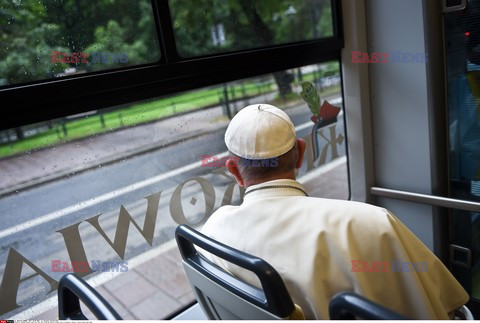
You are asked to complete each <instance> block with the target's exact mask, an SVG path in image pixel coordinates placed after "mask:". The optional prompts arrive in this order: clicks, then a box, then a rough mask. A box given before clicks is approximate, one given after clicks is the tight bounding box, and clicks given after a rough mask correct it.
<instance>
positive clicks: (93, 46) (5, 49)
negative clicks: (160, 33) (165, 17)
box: [0, 0, 159, 85]
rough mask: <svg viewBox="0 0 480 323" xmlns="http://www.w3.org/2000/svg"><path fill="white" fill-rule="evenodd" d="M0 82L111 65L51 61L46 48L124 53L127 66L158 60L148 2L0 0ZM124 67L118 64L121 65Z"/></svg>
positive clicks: (111, 66)
mask: <svg viewBox="0 0 480 323" xmlns="http://www.w3.org/2000/svg"><path fill="white" fill-rule="evenodd" d="M0 26H2V28H1V29H0V85H2V84H15V83H23V82H29V81H37V80H42V79H48V78H52V77H55V76H57V75H59V74H60V73H62V72H64V70H65V69H66V68H69V67H75V68H76V70H77V72H84V71H90V70H96V69H107V68H114V67H117V66H118V64H117V65H112V64H95V65H94V64H80V63H79V64H74V63H52V54H51V52H52V51H60V52H63V53H68V54H71V53H74V52H77V53H81V52H87V53H89V51H95V50H100V51H107V52H111V53H122V52H125V53H127V55H128V65H132V64H143V63H147V62H152V61H155V60H158V59H159V49H158V42H157V40H156V39H157V37H156V36H154V33H155V24H154V22H153V13H152V8H151V4H150V1H148V0H138V1H126V0H98V1H81V0H22V1H20V0H14V1H11V0H9V1H2V4H0ZM122 66H124V65H122Z"/></svg>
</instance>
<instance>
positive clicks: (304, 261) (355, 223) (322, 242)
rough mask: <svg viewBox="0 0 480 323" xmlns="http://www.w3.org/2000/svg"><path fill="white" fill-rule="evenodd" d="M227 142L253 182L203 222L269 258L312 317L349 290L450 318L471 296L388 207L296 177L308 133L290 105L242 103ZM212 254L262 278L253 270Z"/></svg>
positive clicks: (241, 179)
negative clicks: (328, 194) (320, 193)
mask: <svg viewBox="0 0 480 323" xmlns="http://www.w3.org/2000/svg"><path fill="white" fill-rule="evenodd" d="M225 143H226V145H227V147H228V149H229V151H230V152H231V154H232V155H233V157H234V158H231V159H229V160H228V161H227V163H226V167H227V169H228V170H229V171H230V172H231V173H232V174H233V175H234V176H235V178H236V180H237V182H238V184H239V185H240V186H243V187H246V193H245V198H244V201H243V203H242V204H241V205H240V206H223V207H221V208H219V209H218V210H217V211H216V212H215V213H214V214H213V215H212V216H211V217H210V218H209V219H208V221H207V222H206V223H205V225H204V227H203V228H202V232H203V233H205V234H206V235H208V236H210V237H212V238H213V239H216V240H218V241H220V242H222V243H225V244H227V245H229V246H232V247H234V248H237V249H239V250H242V251H244V252H247V253H250V254H252V255H255V256H257V257H260V258H263V259H264V260H266V261H267V262H269V263H270V264H271V265H272V266H273V267H274V268H275V269H276V270H277V271H278V272H279V274H280V275H281V276H282V278H283V280H284V281H285V284H286V286H287V289H288V290H289V292H290V295H291V296H292V299H293V301H294V302H295V303H296V304H298V305H300V307H301V308H302V309H303V311H304V313H305V316H306V317H307V319H328V304H329V301H330V299H331V298H332V296H333V295H335V294H336V293H338V292H341V291H352V292H355V293H358V294H360V295H363V296H365V297H367V298H368V299H370V300H372V301H374V302H377V303H379V304H381V305H383V306H386V307H388V308H390V309H392V310H394V311H396V312H398V313H400V314H403V315H405V316H407V317H410V318H413V319H448V318H450V317H451V314H452V311H454V310H455V309H457V308H459V307H461V306H462V305H463V304H465V303H466V302H467V301H468V298H469V297H468V294H467V293H466V292H465V290H464V289H463V288H462V286H461V285H460V284H459V283H458V282H457V281H456V280H455V278H454V277H453V276H452V274H451V273H450V272H449V271H448V269H447V268H446V267H445V266H444V265H443V264H442V262H441V261H440V260H439V259H438V258H437V257H436V256H435V255H434V254H433V253H432V252H431V251H430V250H429V249H428V248H427V247H426V246H425V245H424V244H423V243H422V242H421V241H420V240H419V239H418V238H417V237H415V235H414V234H413V233H412V232H410V230H409V229H408V228H407V227H406V226H405V225H403V224H402V223H401V222H400V221H399V220H398V219H397V218H396V217H395V216H394V215H393V214H392V213H390V212H389V211H388V210H386V209H384V208H380V207H376V206H373V205H369V204H365V203H358V202H352V201H343V200H333V199H322V198H316V197H309V196H308V193H307V192H306V191H305V188H304V187H303V186H302V185H301V184H300V183H299V182H297V181H295V169H296V168H300V166H301V165H302V160H303V154H304V151H305V142H304V141H303V140H302V139H296V134H295V128H294V126H293V124H292V122H291V120H290V119H289V117H288V116H287V114H285V113H284V112H283V111H282V110H280V109H278V108H276V107H274V106H271V105H267V104H257V105H251V106H248V107H246V108H244V109H242V110H241V111H240V112H239V113H238V114H237V115H236V116H235V117H234V118H233V119H232V121H231V122H230V124H229V126H228V129H227V131H226V133H225ZM265 159H269V162H268V163H266V162H262V161H259V160H265ZM259 165H260V166H261V167H258V166H259ZM207 257H209V258H210V259H211V260H213V261H214V262H216V263H217V264H219V265H220V266H222V267H223V268H225V269H227V270H229V271H230V272H232V273H233V274H235V275H237V276H238V277H240V278H242V279H244V280H245V281H248V282H250V283H251V284H253V285H257V286H258V281H257V280H256V279H255V278H256V277H254V275H253V274H252V273H251V272H248V271H246V270H242V269H239V268H238V267H237V268H235V266H233V265H231V264H229V263H226V262H224V261H222V260H220V259H218V258H215V259H212V256H211V255H207Z"/></svg>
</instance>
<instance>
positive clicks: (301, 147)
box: [295, 138, 307, 169]
mask: <svg viewBox="0 0 480 323" xmlns="http://www.w3.org/2000/svg"><path fill="white" fill-rule="evenodd" d="M306 148H307V144H306V143H305V140H303V139H302V138H298V139H297V154H298V155H297V163H296V164H295V168H297V169H298V168H300V167H302V163H303V156H304V155H305V149H306Z"/></svg>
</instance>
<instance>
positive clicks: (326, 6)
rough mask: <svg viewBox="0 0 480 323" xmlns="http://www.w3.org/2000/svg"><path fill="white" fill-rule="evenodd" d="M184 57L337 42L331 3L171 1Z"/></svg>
mask: <svg viewBox="0 0 480 323" xmlns="http://www.w3.org/2000/svg"><path fill="white" fill-rule="evenodd" d="M169 3H170V8H171V14H172V19H173V25H174V32H175V37H176V43H177V50H178V53H179V54H180V56H182V57H191V56H202V55H208V54H213V53H219V52H227V51H236V50H243V49H249V48H257V47H264V46H271V45H278V44H284V43H292V42H299V41H306V40H312V39H320V38H327V37H331V36H333V19H332V8H331V1H329V0H311V1H303V0H293V1H252V0H248V1H245V0H235V1H222V0H208V1H200V2H198V1H191V0H189V1H184V0H170V2H169Z"/></svg>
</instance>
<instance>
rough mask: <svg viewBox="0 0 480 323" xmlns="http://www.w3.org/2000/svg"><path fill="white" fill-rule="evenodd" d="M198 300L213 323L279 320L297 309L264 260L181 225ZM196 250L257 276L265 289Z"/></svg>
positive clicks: (187, 266) (178, 233) (189, 274)
mask: <svg viewBox="0 0 480 323" xmlns="http://www.w3.org/2000/svg"><path fill="white" fill-rule="evenodd" d="M175 238H176V240H177V244H178V247H179V249H180V253H181V255H182V259H183V265H184V268H185V272H186V274H187V277H188V280H189V282H190V285H191V286H192V289H193V292H194V294H195V297H196V299H197V301H198V303H199V304H200V306H201V307H202V309H203V311H204V312H205V314H206V315H207V317H208V318H209V319H215V320H218V319H222V320H278V319H285V318H288V317H289V315H290V314H291V313H292V312H293V311H294V309H295V306H294V304H293V301H292V299H291V297H290V295H289V293H288V291H287V289H286V287H285V284H284V282H283V280H282V278H281V277H280V275H279V274H278V273H277V271H276V270H275V269H274V268H273V267H272V266H270V265H269V264H268V263H267V262H265V261H264V260H262V259H260V258H258V257H254V256H252V255H249V254H246V253H244V252H241V251H239V250H236V249H234V248H231V247H228V246H226V245H224V244H222V243H219V242H217V241H215V240H213V239H210V238H209V237H207V236H205V235H203V234H201V233H200V232H198V231H196V230H194V229H192V228H190V227H188V226H185V225H181V226H179V227H177V229H176V232H175ZM195 246H198V247H200V248H202V249H203V250H205V251H207V252H209V253H211V254H213V255H215V256H217V257H220V258H222V259H225V260H226V261H228V262H230V263H233V264H235V265H237V266H240V267H242V268H245V269H247V270H250V271H252V272H253V273H255V274H256V275H257V276H258V278H259V280H260V283H261V285H262V289H259V288H256V287H254V286H252V285H249V284H247V283H245V282H243V281H242V280H240V279H238V278H237V277H235V276H233V275H231V274H230V273H228V272H227V271H225V270H223V269H222V268H220V267H218V266H217V265H215V264H214V263H212V262H211V261H209V260H208V259H206V258H205V257H204V256H202V255H201V254H199V253H198V251H197V250H196V249H195Z"/></svg>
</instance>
